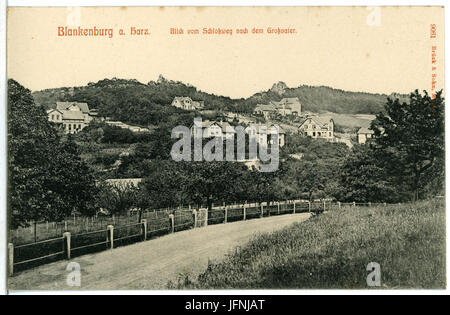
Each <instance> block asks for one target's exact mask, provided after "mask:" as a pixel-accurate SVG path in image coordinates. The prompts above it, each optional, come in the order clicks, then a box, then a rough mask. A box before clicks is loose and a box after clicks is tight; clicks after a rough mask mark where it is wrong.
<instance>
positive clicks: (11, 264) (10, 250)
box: [8, 243, 14, 276]
mask: <svg viewBox="0 0 450 315" xmlns="http://www.w3.org/2000/svg"><path fill="white" fill-rule="evenodd" d="M8 271H9V275H10V276H12V275H13V274H14V244H13V243H8Z"/></svg>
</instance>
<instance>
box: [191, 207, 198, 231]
mask: <svg viewBox="0 0 450 315" xmlns="http://www.w3.org/2000/svg"><path fill="white" fill-rule="evenodd" d="M192 215H193V216H194V229H195V228H196V227H197V210H195V209H194V210H192Z"/></svg>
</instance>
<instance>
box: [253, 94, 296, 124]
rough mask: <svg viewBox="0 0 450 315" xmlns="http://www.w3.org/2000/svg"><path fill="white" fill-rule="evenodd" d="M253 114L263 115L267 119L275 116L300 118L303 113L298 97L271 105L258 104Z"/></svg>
mask: <svg viewBox="0 0 450 315" xmlns="http://www.w3.org/2000/svg"><path fill="white" fill-rule="evenodd" d="M253 112H254V113H255V114H258V115H263V116H264V118H266V119H267V118H269V117H270V116H271V115H273V114H280V115H281V116H288V115H296V116H298V115H300V114H301V112H302V104H301V103H300V100H299V99H298V97H290V98H283V99H282V100H281V101H279V102H274V101H271V102H269V104H257V105H256V107H255V109H254V110H253Z"/></svg>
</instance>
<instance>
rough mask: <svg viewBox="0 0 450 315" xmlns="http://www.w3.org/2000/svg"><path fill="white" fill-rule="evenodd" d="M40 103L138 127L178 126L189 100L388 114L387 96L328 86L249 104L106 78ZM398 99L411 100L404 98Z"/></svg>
mask: <svg viewBox="0 0 450 315" xmlns="http://www.w3.org/2000/svg"><path fill="white" fill-rule="evenodd" d="M32 95H33V97H34V99H35V101H36V103H38V104H40V105H43V106H45V107H47V108H52V107H54V105H55V103H56V101H79V102H87V103H88V104H89V105H90V107H91V108H96V109H97V110H98V111H99V113H100V114H101V115H103V116H108V117H111V118H112V119H114V120H120V121H123V122H127V123H132V124H138V125H143V126H146V125H150V124H154V125H159V124H161V123H173V122H174V120H178V118H174V116H179V115H174V114H182V113H185V114H186V112H185V111H182V110H179V109H177V108H174V107H172V106H169V105H170V104H171V102H172V100H173V98H174V97H175V96H189V97H191V98H192V99H193V100H197V101H204V103H205V106H206V108H205V109H210V110H218V111H233V112H238V113H247V114H250V113H252V112H253V109H254V107H255V106H256V104H258V103H268V102H269V101H279V100H281V99H282V98H283V97H298V98H299V99H300V101H301V103H302V105H303V110H304V111H311V112H318V113H320V112H325V111H328V112H334V113H338V114H375V113H378V112H379V111H381V110H382V109H383V105H384V104H385V103H386V99H387V97H388V96H387V95H383V94H370V93H363V92H347V91H342V90H337V89H333V88H330V87H325V86H319V87H314V86H306V85H302V86H299V87H296V88H288V87H287V86H286V84H284V83H283V82H278V83H276V84H274V86H273V87H272V88H271V89H269V90H267V91H263V92H260V93H256V94H254V95H252V96H250V97H249V98H246V99H243V98H241V99H231V98H230V97H226V96H218V95H215V94H211V93H206V92H203V91H200V90H198V89H197V88H196V87H194V86H192V85H189V84H185V83H182V82H179V81H172V80H167V79H165V78H164V77H162V76H160V77H159V78H158V80H157V81H150V82H148V83H147V84H144V83H141V82H139V81H137V80H126V79H118V78H113V79H104V80H100V81H98V82H96V83H92V82H91V83H88V84H87V85H86V86H80V87H63V88H56V89H46V90H42V91H36V92H33V94H32ZM395 97H400V98H402V99H403V98H406V96H404V95H395Z"/></svg>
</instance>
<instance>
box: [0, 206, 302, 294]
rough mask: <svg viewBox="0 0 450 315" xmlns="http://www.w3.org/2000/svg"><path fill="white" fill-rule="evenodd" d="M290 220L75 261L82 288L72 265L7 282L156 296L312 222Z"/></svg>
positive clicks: (217, 228) (173, 237)
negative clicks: (245, 248)
mask: <svg viewBox="0 0 450 315" xmlns="http://www.w3.org/2000/svg"><path fill="white" fill-rule="evenodd" d="M309 216H310V214H309V213H301V214H291V215H281V216H274V217H268V218H263V219H255V220H249V221H240V222H234V223H228V224H219V225H212V226H208V227H203V228H198V229H194V230H187V231H182V232H177V233H174V234H170V235H167V236H163V237H160V238H157V239H153V240H150V241H147V242H141V243H137V244H134V245H129V246H125V247H119V248H116V249H114V250H109V251H104V252H100V253H97V254H91V255H85V256H82V257H77V258H75V259H73V260H72V261H73V262H77V263H78V264H79V265H80V267H81V286H79V287H70V286H68V285H67V281H66V278H67V276H68V275H69V271H66V267H67V264H68V263H69V261H59V262H55V263H52V264H48V265H44V266H41V267H38V268H35V269H32V270H28V271H24V272H21V273H19V274H17V275H15V276H13V277H11V278H9V279H8V287H9V290H10V291H12V292H14V291H17V290H71V289H82V290H136V289H138V290H139V289H146V290H158V289H167V288H168V283H169V281H171V282H172V283H177V279H178V278H179V277H180V275H189V278H190V279H196V278H197V276H198V274H200V273H201V272H203V271H204V270H205V269H206V267H207V265H208V261H209V260H220V259H222V258H223V257H224V256H225V255H226V254H227V253H229V252H230V251H232V250H233V249H234V248H236V247H237V246H242V245H244V244H245V243H247V242H248V241H249V240H250V239H251V238H252V237H253V236H254V235H256V234H259V233H267V232H271V231H274V230H278V229H281V228H283V227H285V226H288V225H290V224H292V223H294V222H301V221H304V220H306V219H308V218H309Z"/></svg>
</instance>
